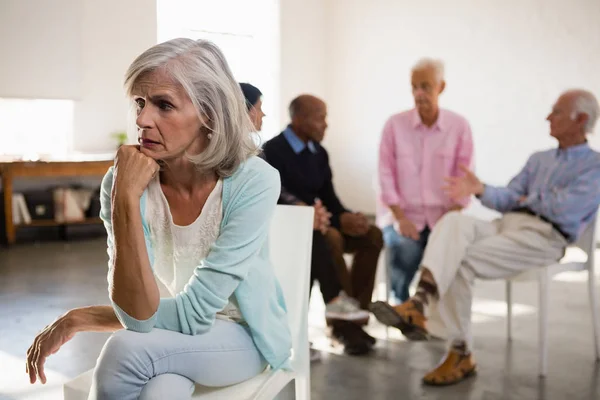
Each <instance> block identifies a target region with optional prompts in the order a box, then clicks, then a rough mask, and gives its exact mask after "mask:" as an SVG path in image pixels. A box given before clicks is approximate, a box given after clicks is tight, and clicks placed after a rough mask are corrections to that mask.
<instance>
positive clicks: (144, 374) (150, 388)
mask: <svg viewBox="0 0 600 400" xmlns="http://www.w3.org/2000/svg"><path fill="white" fill-rule="evenodd" d="M266 366H267V362H266V361H265V360H264V359H263V357H262V356H261V354H260V353H259V351H258V349H257V348H256V346H255V344H254V342H253V341H252V337H251V336H250V332H249V330H248V328H246V327H244V326H242V325H240V324H237V323H235V322H229V321H223V320H219V319H217V320H216V321H215V324H214V325H213V327H212V329H211V330H210V331H208V332H207V333H205V334H202V335H196V336H190V335H185V334H183V333H179V332H173V331H167V330H163V329H153V330H152V331H150V332H149V333H137V332H132V331H127V330H121V331H118V332H115V333H114V334H113V335H112V336H111V337H110V338H109V339H108V341H107V342H106V344H105V345H104V348H103V349H102V352H101V353H100V357H99V358H98V362H97V364H96V369H95V370H94V378H93V381H92V388H91V391H90V395H89V399H92V400H109V399H110V400H113V399H119V400H133V399H141V400H150V399H173V400H180V399H181V400H183V399H186V400H189V399H190V398H191V395H192V392H193V391H194V383H199V384H200V385H203V386H213V387H219V386H228V385H233V384H236V383H240V382H243V381H245V380H247V379H250V378H252V377H254V376H256V375H258V374H260V373H261V372H262V371H263V370H264V369H265V368H266Z"/></svg>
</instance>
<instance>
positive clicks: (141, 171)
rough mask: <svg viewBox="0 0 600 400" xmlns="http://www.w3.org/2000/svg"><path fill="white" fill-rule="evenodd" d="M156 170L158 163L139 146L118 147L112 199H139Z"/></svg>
mask: <svg viewBox="0 0 600 400" xmlns="http://www.w3.org/2000/svg"><path fill="white" fill-rule="evenodd" d="M158 170H159V165H158V163H157V162H156V161H154V159H152V158H150V157H148V156H147V155H145V154H143V153H142V152H141V151H140V147H139V146H129V145H123V146H121V147H119V150H118V151H117V156H116V158H115V171H114V178H113V188H112V196H113V201H115V200H117V199H127V200H139V199H140V197H142V194H143V193H144V190H146V188H147V187H148V184H149V183H150V181H151V180H152V178H154V176H155V175H156V173H157V172H158Z"/></svg>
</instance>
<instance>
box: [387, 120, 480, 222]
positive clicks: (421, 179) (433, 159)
mask: <svg viewBox="0 0 600 400" xmlns="http://www.w3.org/2000/svg"><path fill="white" fill-rule="evenodd" d="M472 162H473V139H472V137H471V128H470V127H469V123H468V122H467V120H466V119H465V118H463V117H461V116H460V115H458V114H455V113H453V112H451V111H447V110H441V109H440V112H439V116H438V119H437V121H436V123H435V124H434V125H432V126H431V127H427V126H426V125H424V124H423V123H422V122H421V118H420V117H419V113H418V112H417V110H416V109H412V110H410V111H405V112H402V113H400V114H396V115H394V116H392V117H391V118H390V119H389V120H388V121H387V123H386V124H385V127H384V128H383V135H382V138H381V145H380V149H379V195H378V204H377V224H378V225H379V226H380V227H382V228H383V227H385V226H388V225H391V224H393V223H394V221H395V220H394V216H393V215H392V212H391V210H390V208H389V206H390V205H398V206H400V208H401V209H402V211H403V212H404V214H405V215H406V217H407V218H408V219H409V220H410V221H411V222H412V223H414V224H415V226H416V228H417V229H418V230H419V231H422V230H423V229H424V228H425V226H428V227H430V228H432V227H433V226H434V225H435V223H436V222H437V221H438V220H439V219H440V218H441V217H442V216H443V215H444V213H446V212H447V211H448V210H449V209H450V208H451V207H453V206H455V205H457V204H456V203H455V202H453V201H452V200H450V198H449V197H448V195H447V194H446V193H445V191H444V190H443V186H444V185H445V181H444V178H445V177H447V176H458V175H459V173H460V170H459V169H458V166H459V165H460V164H464V165H466V166H468V167H471V168H472V167H473V165H472ZM469 201H470V199H469V198H466V199H463V200H462V201H461V202H460V205H461V206H463V207H464V206H466V205H467V204H468V203H469Z"/></svg>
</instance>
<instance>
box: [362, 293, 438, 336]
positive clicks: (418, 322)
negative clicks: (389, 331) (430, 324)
mask: <svg viewBox="0 0 600 400" xmlns="http://www.w3.org/2000/svg"><path fill="white" fill-rule="evenodd" d="M369 310H370V311H371V312H372V313H373V315H375V318H377V319H378V320H379V322H381V323H382V324H384V325H387V326H392V327H394V328H398V329H400V331H401V332H402V334H403V335H404V336H406V338H407V339H409V340H428V339H429V333H428V332H427V328H426V327H425V321H427V318H425V315H423V313H422V312H421V311H420V310H419V309H418V308H417V307H416V306H415V303H414V302H413V301H412V300H407V301H405V302H404V303H402V304H400V305H399V306H395V307H392V306H391V305H389V304H388V303H385V302H383V301H377V302H375V303H371V304H370V305H369Z"/></svg>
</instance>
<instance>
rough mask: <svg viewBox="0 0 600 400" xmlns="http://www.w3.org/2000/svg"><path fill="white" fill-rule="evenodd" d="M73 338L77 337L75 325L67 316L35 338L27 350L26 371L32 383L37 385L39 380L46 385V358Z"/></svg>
mask: <svg viewBox="0 0 600 400" xmlns="http://www.w3.org/2000/svg"><path fill="white" fill-rule="evenodd" d="M73 336H75V330H74V329H73V323H72V321H71V320H70V319H69V317H67V314H65V315H63V316H62V317H60V318H58V319H57V320H56V321H54V322H53V323H52V324H50V325H48V326H47V327H46V328H44V330H43V331H42V332H40V333H39V334H38V335H37V336H36V337H35V339H34V340H33V344H32V345H31V347H29V350H27V365H26V368H25V371H26V372H27V373H28V374H29V382H30V383H32V384H33V383H35V381H36V380H37V379H38V378H39V380H40V382H42V383H43V384H45V383H46V374H45V373H44V363H45V362H46V358H48V357H49V356H51V355H52V354H54V353H56V352H57V351H58V350H59V349H60V348H61V346H62V345H63V344H65V343H66V342H68V341H69V340H71V339H72V338H73Z"/></svg>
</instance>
